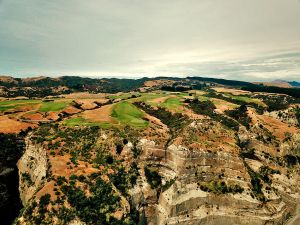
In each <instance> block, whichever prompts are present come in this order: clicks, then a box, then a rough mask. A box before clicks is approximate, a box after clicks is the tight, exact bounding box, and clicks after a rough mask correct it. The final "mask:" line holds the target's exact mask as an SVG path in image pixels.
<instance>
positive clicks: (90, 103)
mask: <svg viewBox="0 0 300 225" xmlns="http://www.w3.org/2000/svg"><path fill="white" fill-rule="evenodd" d="M76 102H77V103H78V104H80V105H81V108H82V109H84V110H90V109H94V108H96V107H97V104H95V103H94V100H92V99H81V100H76Z"/></svg>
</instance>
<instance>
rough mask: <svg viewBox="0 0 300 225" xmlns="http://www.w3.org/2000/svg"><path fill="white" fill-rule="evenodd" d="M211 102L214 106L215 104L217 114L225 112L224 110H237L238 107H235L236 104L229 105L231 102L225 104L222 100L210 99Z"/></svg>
mask: <svg viewBox="0 0 300 225" xmlns="http://www.w3.org/2000/svg"><path fill="white" fill-rule="evenodd" d="M212 100H213V102H214V104H215V106H216V108H217V110H218V111H219V112H222V113H223V112H224V111H226V110H231V109H234V108H237V107H238V105H236V104H233V103H231V102H227V101H224V100H222V99H215V98H214V99H212Z"/></svg>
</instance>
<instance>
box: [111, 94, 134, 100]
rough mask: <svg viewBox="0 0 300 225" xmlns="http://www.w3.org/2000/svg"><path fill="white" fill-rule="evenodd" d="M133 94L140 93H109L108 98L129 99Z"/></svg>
mask: <svg viewBox="0 0 300 225" xmlns="http://www.w3.org/2000/svg"><path fill="white" fill-rule="evenodd" d="M132 95H138V93H124V94H121V95H109V96H108V98H109V99H111V100H115V99H127V98H130V97H131V96H132Z"/></svg>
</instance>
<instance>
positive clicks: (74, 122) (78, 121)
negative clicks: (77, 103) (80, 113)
mask: <svg viewBox="0 0 300 225" xmlns="http://www.w3.org/2000/svg"><path fill="white" fill-rule="evenodd" d="M64 124H65V125H67V126H70V127H74V126H89V127H95V126H98V127H102V128H109V127H111V124H110V123H108V122H103V123H102V122H101V123H100V122H92V121H89V120H86V119H84V118H82V117H74V118H70V119H67V120H65V121H64Z"/></svg>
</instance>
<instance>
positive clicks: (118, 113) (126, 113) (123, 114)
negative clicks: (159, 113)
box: [111, 102, 149, 128]
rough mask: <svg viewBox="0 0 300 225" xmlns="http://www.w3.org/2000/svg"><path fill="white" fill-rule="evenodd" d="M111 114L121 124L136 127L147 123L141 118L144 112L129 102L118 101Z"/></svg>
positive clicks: (142, 126) (144, 125)
mask: <svg viewBox="0 0 300 225" xmlns="http://www.w3.org/2000/svg"><path fill="white" fill-rule="evenodd" d="M111 116H112V117H114V118H115V119H117V120H118V121H119V122H120V123H121V124H124V125H130V126H133V127H136V128H144V127H146V126H148V123H149V122H148V121H145V120H143V116H144V113H143V112H141V111H140V110H139V109H138V108H136V107H135V106H134V105H132V104H131V103H129V102H120V103H118V104H116V105H114V107H113V110H112V114H111Z"/></svg>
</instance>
